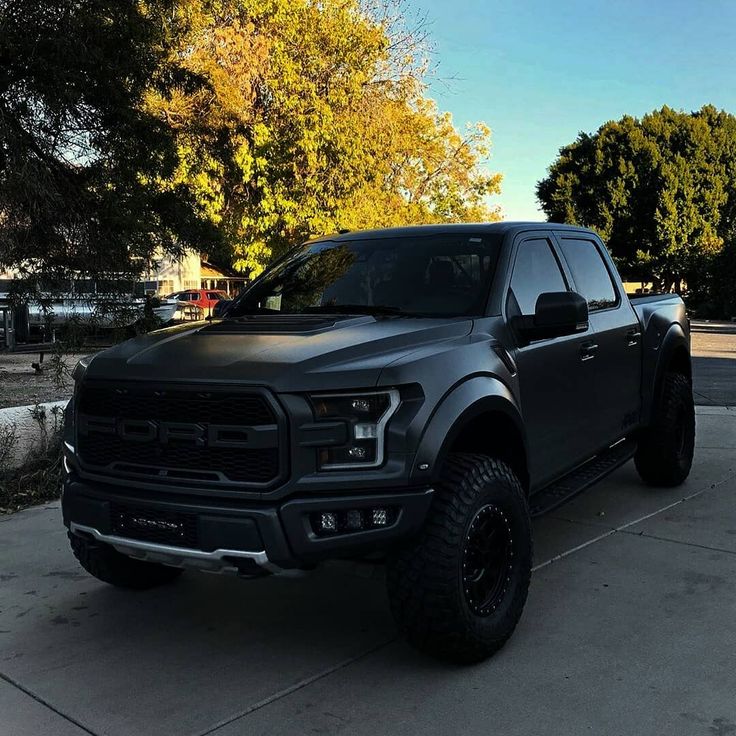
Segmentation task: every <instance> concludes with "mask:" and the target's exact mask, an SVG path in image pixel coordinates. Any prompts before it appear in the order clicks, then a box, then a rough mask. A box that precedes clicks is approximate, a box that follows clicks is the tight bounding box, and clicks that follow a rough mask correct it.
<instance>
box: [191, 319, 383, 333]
mask: <svg viewBox="0 0 736 736" xmlns="http://www.w3.org/2000/svg"><path fill="white" fill-rule="evenodd" d="M367 322H375V318H374V317H371V316H370V315H361V316H359V317H356V316H350V315H346V316H342V315H335V314H284V315H281V314H273V315H271V314H253V315H246V316H244V317H238V319H232V320H222V321H216V322H215V321H213V322H212V324H210V325H208V326H207V327H203V328H202V329H201V330H200V331H199V332H200V333H206V334H208V333H209V334H220V335H223V334H225V335H242V334H264V335H273V334H299V333H303V332H308V333H315V332H323V331H325V330H330V329H333V328H335V327H353V326H355V325H360V324H365V323H367Z"/></svg>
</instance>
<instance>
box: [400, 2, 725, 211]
mask: <svg viewBox="0 0 736 736" xmlns="http://www.w3.org/2000/svg"><path fill="white" fill-rule="evenodd" d="M409 3H410V7H411V8H413V9H416V10H418V11H423V12H425V13H426V14H427V15H428V19H429V21H430V26H429V29H428V30H429V33H430V35H431V37H432V40H433V44H434V51H435V56H434V61H435V62H436V63H437V65H438V68H437V69H436V71H435V74H434V78H433V79H432V80H431V83H430V90H429V94H430V96H431V97H433V98H434V99H436V100H437V102H438V104H439V106H440V108H441V109H443V110H449V111H451V112H452V113H453V115H454V118H455V122H456V124H457V125H459V126H462V125H464V124H465V123H466V122H467V121H474V120H483V121H485V122H486V123H488V125H490V127H491V129H492V131H493V149H492V158H491V162H490V163H491V166H490V168H491V169H492V170H494V171H500V172H502V173H503V174H504V182H503V191H502V194H501V196H500V197H494V202H495V203H497V204H500V205H501V206H502V208H503V211H504V215H505V217H506V218H507V219H514V220H519V219H543V216H542V214H541V213H540V212H539V211H538V209H537V202H536V196H535V193H534V187H535V183H536V182H537V181H538V180H539V179H540V178H542V177H543V176H544V175H545V172H546V169H547V167H548V166H549V164H550V163H551V162H552V161H553V160H554V158H555V156H556V154H557V151H558V149H559V148H560V147H561V146H563V145H565V144H566V143H569V142H571V141H572V140H574V139H575V137H576V135H577V133H578V132H579V131H581V130H584V131H588V132H592V131H594V130H596V129H597V128H598V127H599V126H600V125H601V124H602V123H604V122H605V121H607V120H611V119H615V118H619V117H621V115H624V114H626V113H630V114H633V115H642V114H643V113H645V112H648V111H649V110H652V109H654V108H659V107H661V106H662V105H664V104H667V105H670V106H671V107H674V108H677V109H684V110H694V109H697V108H699V107H701V106H702V105H704V104H706V103H712V104H714V105H716V106H717V107H719V108H724V109H726V110H729V111H731V112H736V84H735V83H736V75H735V74H734V72H736V0H688V2H684V1H682V0H669V1H668V2H664V1H662V0H656V1H652V0H650V1H649V2H645V1H644V0H609V1H608V2H603V1H602V0H584V1H582V0H548V1H547V2H543V1H542V0H517V1H516V2H512V1H510V0H509V1H506V2H501V1H499V0H455V1H454V2H452V0H450V1H448V0H409Z"/></svg>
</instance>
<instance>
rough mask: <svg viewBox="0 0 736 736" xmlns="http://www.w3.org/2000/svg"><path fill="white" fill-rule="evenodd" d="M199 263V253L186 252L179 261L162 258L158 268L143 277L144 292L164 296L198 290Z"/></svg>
mask: <svg viewBox="0 0 736 736" xmlns="http://www.w3.org/2000/svg"><path fill="white" fill-rule="evenodd" d="M201 280H202V276H201V263H200V258H199V253H195V252H194V251H188V252H187V254H186V255H185V256H184V257H183V258H182V259H180V260H174V259H173V258H171V257H169V256H163V257H162V258H161V259H160V260H159V262H158V268H157V269H156V270H155V271H150V272H149V273H148V274H146V275H145V277H144V281H145V287H146V292H148V293H156V294H158V296H166V295H167V294H171V293H172V292H174V291H182V290H183V289H199V288H200V282H201Z"/></svg>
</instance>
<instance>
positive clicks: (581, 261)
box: [558, 236, 618, 312]
mask: <svg viewBox="0 0 736 736" xmlns="http://www.w3.org/2000/svg"><path fill="white" fill-rule="evenodd" d="M558 237H559V236H558ZM560 250H561V251H562V255H563V256H564V258H565V260H566V261H567V265H568V266H569V268H570V272H571V273H572V277H573V279H574V281H575V290H576V291H577V292H578V293H579V294H582V295H583V296H584V297H585V299H586V300H587V302H588V309H589V310H590V311H591V312H594V311H595V310H596V309H609V308H611V307H615V306H616V304H617V303H618V297H617V295H616V289H615V288H614V286H613V280H612V279H611V274H610V273H609V271H608V268H607V267H606V264H605V261H604V260H603V256H602V254H601V252H600V250H599V249H598V246H597V245H596V244H595V243H594V242H593V241H592V240H585V239H584V238H560Z"/></svg>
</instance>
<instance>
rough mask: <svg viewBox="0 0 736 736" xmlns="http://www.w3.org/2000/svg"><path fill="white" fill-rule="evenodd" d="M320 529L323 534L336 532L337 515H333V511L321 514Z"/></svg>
mask: <svg viewBox="0 0 736 736" xmlns="http://www.w3.org/2000/svg"><path fill="white" fill-rule="evenodd" d="M319 527H320V530H321V531H323V532H336V531H337V514H333V513H332V512H331V511H327V512H325V513H323V514H321V515H320V517H319Z"/></svg>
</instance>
